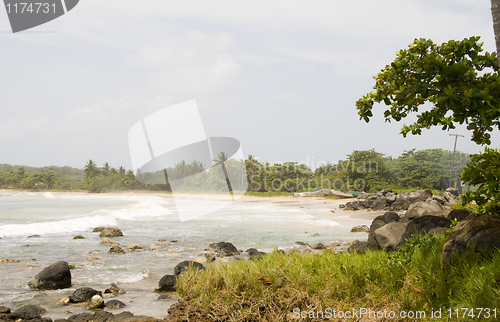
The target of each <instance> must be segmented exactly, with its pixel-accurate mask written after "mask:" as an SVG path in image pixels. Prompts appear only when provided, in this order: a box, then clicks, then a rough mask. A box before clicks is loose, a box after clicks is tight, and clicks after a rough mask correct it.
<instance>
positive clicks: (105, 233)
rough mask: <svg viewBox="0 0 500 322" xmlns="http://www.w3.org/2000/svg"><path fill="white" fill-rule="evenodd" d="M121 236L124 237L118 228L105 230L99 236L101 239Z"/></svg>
mask: <svg viewBox="0 0 500 322" xmlns="http://www.w3.org/2000/svg"><path fill="white" fill-rule="evenodd" d="M119 236H123V233H122V231H121V230H120V229H119V228H116V227H108V228H104V229H103V230H102V231H101V233H100V234H99V237H119Z"/></svg>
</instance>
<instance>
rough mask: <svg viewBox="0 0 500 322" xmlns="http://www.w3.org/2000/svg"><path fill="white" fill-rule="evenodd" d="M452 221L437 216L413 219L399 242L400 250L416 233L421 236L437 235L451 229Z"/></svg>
mask: <svg viewBox="0 0 500 322" xmlns="http://www.w3.org/2000/svg"><path fill="white" fill-rule="evenodd" d="M450 225H451V220H449V219H446V218H443V217H437V216H422V217H418V218H415V219H413V220H412V221H410V222H409V223H408V225H407V226H406V230H405V232H404V234H403V235H402V236H401V240H400V241H399V245H398V247H397V248H399V247H400V246H401V245H402V244H404V242H405V241H406V240H407V239H408V238H410V237H411V236H412V235H413V234H415V233H416V232H418V233H420V234H421V235H427V234H430V233H437V232H441V231H444V230H447V229H448V228H450Z"/></svg>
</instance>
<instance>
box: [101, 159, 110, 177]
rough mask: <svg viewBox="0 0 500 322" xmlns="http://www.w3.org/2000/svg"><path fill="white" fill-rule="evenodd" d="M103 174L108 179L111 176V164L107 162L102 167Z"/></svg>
mask: <svg viewBox="0 0 500 322" xmlns="http://www.w3.org/2000/svg"><path fill="white" fill-rule="evenodd" d="M102 172H103V173H104V175H105V176H106V177H107V176H108V175H109V163H107V162H106V163H104V164H103V165H102Z"/></svg>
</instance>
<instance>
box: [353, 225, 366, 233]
mask: <svg viewBox="0 0 500 322" xmlns="http://www.w3.org/2000/svg"><path fill="white" fill-rule="evenodd" d="M369 232H370V228H369V227H368V226H366V225H360V226H356V227H353V228H352V229H351V233H369Z"/></svg>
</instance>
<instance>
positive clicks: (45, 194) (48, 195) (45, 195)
mask: <svg viewBox="0 0 500 322" xmlns="http://www.w3.org/2000/svg"><path fill="white" fill-rule="evenodd" d="M43 196H44V197H45V198H48V199H53V198H54V194H53V193H52V192H44V193H43Z"/></svg>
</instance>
